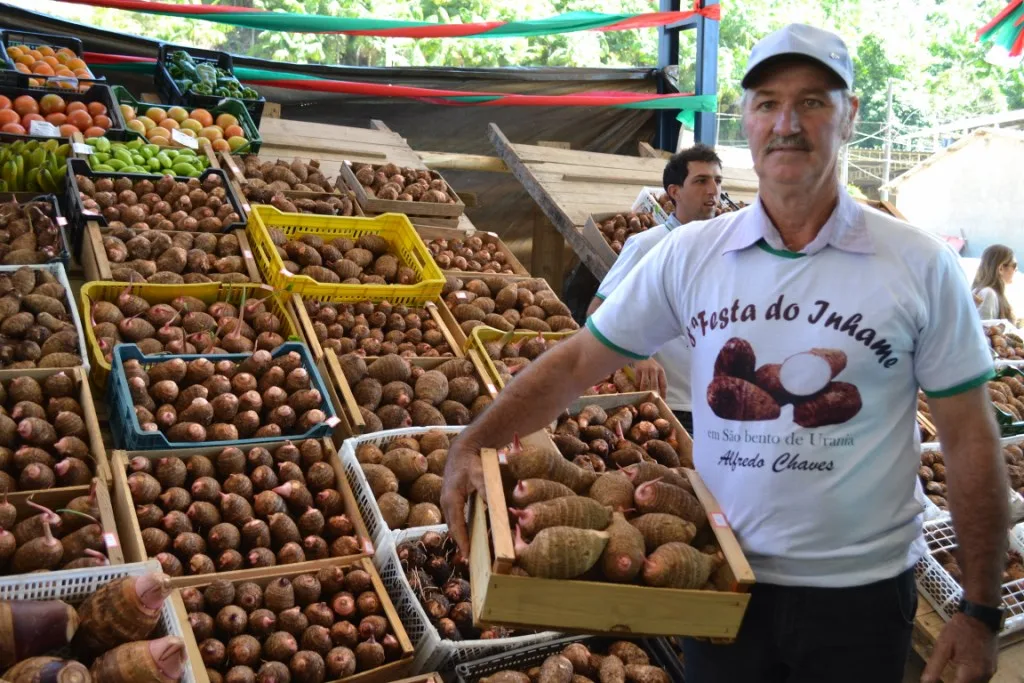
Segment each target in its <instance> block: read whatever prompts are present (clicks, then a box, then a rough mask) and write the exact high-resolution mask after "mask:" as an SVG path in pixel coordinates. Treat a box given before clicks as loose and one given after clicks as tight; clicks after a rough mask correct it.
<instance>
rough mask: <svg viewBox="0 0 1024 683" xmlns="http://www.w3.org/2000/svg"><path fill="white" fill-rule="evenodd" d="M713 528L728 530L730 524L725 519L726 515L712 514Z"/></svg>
mask: <svg viewBox="0 0 1024 683" xmlns="http://www.w3.org/2000/svg"><path fill="white" fill-rule="evenodd" d="M710 517H711V526H715V527H718V528H719V529H728V528H729V522H728V520H726V519H725V515H723V514H722V513H721V512H712V513H711V515H710Z"/></svg>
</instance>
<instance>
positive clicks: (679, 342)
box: [597, 216, 690, 411]
mask: <svg viewBox="0 0 1024 683" xmlns="http://www.w3.org/2000/svg"><path fill="white" fill-rule="evenodd" d="M680 225H681V224H680V223H679V219H677V218H676V217H675V216H672V217H670V218H669V220H668V222H667V223H663V224H661V225H656V226H654V227H653V228H650V229H648V230H644V231H643V232H640V233H637V234H635V235H633V236H632V237H630V238H629V239H628V240H626V244H625V245H623V247H622V253H620V254H619V257H618V258H617V259H615V265H613V266H612V268H611V270H609V271H608V274H607V275H605V276H604V279H603V280H601V286H600V287H598V288H597V298H599V299H601V300H604V299H607V298H608V296H609V295H610V294H611V293H612V291H614V289H615V288H616V287H618V286H619V285H620V284H621V283H622V281H623V280H624V279H625V278H626V276H627V275H629V273H630V271H632V270H633V269H634V268H635V267H636V265H637V264H638V263H640V261H641V260H642V259H643V257H644V256H646V255H647V252H649V251H650V250H651V249H653V248H654V247H655V245H657V244H658V243H659V242H661V241H662V240H663V239H665V238H666V237H668V235H669V233H670V232H672V230H675V229H678V228H679V226H680ZM654 359H655V360H656V361H658V363H660V364H661V366H662V367H663V368H665V384H666V390H667V393H668V395H667V396H666V398H665V403H666V404H668V407H669V408H671V409H672V410H682V411H689V410H690V348H689V346H687V344H686V337H678V338H677V339H673V340H672V341H670V342H668V343H666V344H665V345H664V346H662V347H661V348H660V349H658V352H657V353H656V354H654Z"/></svg>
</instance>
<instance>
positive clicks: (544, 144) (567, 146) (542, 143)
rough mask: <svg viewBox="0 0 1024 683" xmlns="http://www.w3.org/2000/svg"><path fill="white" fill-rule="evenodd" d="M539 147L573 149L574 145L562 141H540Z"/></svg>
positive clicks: (538, 142)
mask: <svg viewBox="0 0 1024 683" xmlns="http://www.w3.org/2000/svg"><path fill="white" fill-rule="evenodd" d="M537 146H538V147H551V148H552V149H572V145H570V144H569V143H568V142H562V141H560V140H538V141H537Z"/></svg>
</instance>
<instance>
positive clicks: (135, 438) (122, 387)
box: [107, 342, 338, 451]
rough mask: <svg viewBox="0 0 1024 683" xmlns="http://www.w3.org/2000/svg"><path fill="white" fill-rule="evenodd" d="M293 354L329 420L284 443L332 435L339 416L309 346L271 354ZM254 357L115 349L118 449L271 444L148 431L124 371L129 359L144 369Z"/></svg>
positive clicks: (112, 392) (112, 400) (111, 389)
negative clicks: (201, 360)
mask: <svg viewBox="0 0 1024 683" xmlns="http://www.w3.org/2000/svg"><path fill="white" fill-rule="evenodd" d="M292 351H295V352H297V353H298V354H299V356H301V357H302V367H304V368H305V369H306V370H307V371H308V372H309V378H310V386H311V387H312V388H314V389H316V390H317V391H319V392H320V395H321V396H322V397H323V401H322V402H321V404H320V410H322V411H323V412H324V415H326V416H327V419H326V420H324V421H323V422H321V423H320V424H318V425H315V426H314V427H313V428H311V429H309V430H308V431H306V432H302V433H296V434H283V435H282V436H281V437H280V438H281V440H282V441H284V440H285V439H288V440H292V441H298V440H301V439H316V438H319V437H322V436H328V435H330V433H331V431H332V430H333V429H334V425H335V424H337V422H338V414H337V411H335V409H334V406H333V405H332V404H331V399H330V394H329V393H328V391H327V385H326V384H325V383H324V379H323V377H321V376H320V372H319V370H317V367H316V364H315V363H314V362H313V356H312V355H311V354H310V352H309V347H308V346H306V345H305V344H301V343H298V342H287V343H285V344H282V345H281V346H279V347H277V349H276V350H275V351H273V352H272V353H271V357H272V358H277V357H279V356H283V355H286V354H288V353H290V352H292ZM250 355H251V354H247V353H226V354H216V355H203V354H188V355H179V356H176V355H171V354H158V355H154V356H147V355H145V354H143V353H142V351H141V350H139V347H138V346H137V345H135V344H117V345H116V346H115V347H114V356H113V363H112V367H111V371H110V377H109V379H108V380H107V400H108V401H109V404H110V433H111V435H112V436H113V439H114V446H115V447H116V448H119V449H123V450H128V451H152V450H163V449H168V448H197V447H199V446H218V447H226V446H238V447H244V446H245V445H247V444H250V443H253V444H255V443H259V442H264V441H267V437H265V436H262V437H253V438H249V439H237V440H234V441H200V442H192V441H169V440H168V439H167V436H166V435H165V434H163V433H162V432H144V431H142V427H141V425H139V421H138V419H136V417H135V404H134V403H133V402H132V397H131V392H129V391H128V378H127V377H126V376H125V372H124V364H125V362H126V361H129V360H138V361H139V362H141V363H142V365H143V367H148V366H150V365H156V364H157V363H162V362H164V361H166V360H170V359H172V358H181V359H183V360H185V362H188V361H192V360H195V359H196V358H207V359H209V360H210V361H212V362H214V363H217V362H218V361H222V360H231V361H235V362H238V363H240V362H242V361H243V360H245V359H246V358H248V357H249V356H250Z"/></svg>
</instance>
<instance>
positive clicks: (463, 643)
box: [373, 524, 563, 673]
mask: <svg viewBox="0 0 1024 683" xmlns="http://www.w3.org/2000/svg"><path fill="white" fill-rule="evenodd" d="M428 531H436V532H437V533H440V534H446V533H448V527H447V525H444V524H441V525H438V526H429V527H419V528H417V529H404V530H402V531H396V532H394V533H392V534H390V535H389V536H387V537H386V538H387V541H386V543H385V544H384V545H383V546H378V547H377V552H376V553H375V554H374V556H373V562H374V565H376V567H377V571H379V572H380V578H381V580H382V581H383V582H384V588H386V589H387V592H388V596H389V597H390V598H391V602H393V603H394V604H395V609H396V610H397V611H398V616H399V618H400V619H401V620H402V625H404V626H405V630H406V632H407V633H408V634H409V640H410V641H411V642H412V644H413V647H414V648H415V649H416V656H415V657H414V659H413V662H412V669H411V671H414V672H417V673H423V672H426V671H448V670H451V669H453V668H455V666H456V665H458V664H462V663H463V662H469V661H472V660H475V659H479V658H481V657H490V656H492V655H496V654H501V653H502V652H507V651H509V650H515V649H518V648H522V647H531V646H533V645H539V644H541V643H546V642H548V641H551V640H555V639H556V638H561V637H562V636H563V634H561V633H556V632H554V631H544V632H542V633H536V634H530V635H523V636H514V637H512V638H501V639H496V640H459V641H454V640H444V639H442V638H441V634H440V633H438V631H437V628H436V627H435V626H434V624H433V623H431V621H430V617H428V616H427V613H426V611H425V610H424V609H423V605H421V604H420V601H419V598H417V597H416V593H415V592H414V591H413V589H412V586H411V585H409V580H408V579H407V578H406V576H405V571H404V570H403V568H402V564H401V562H400V561H399V559H398V552H397V548H398V546H399V545H401V544H402V543H404V542H406V541H415V540H419V539H420V538H421V537H422V536H423V534H425V533H427V532H428Z"/></svg>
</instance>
